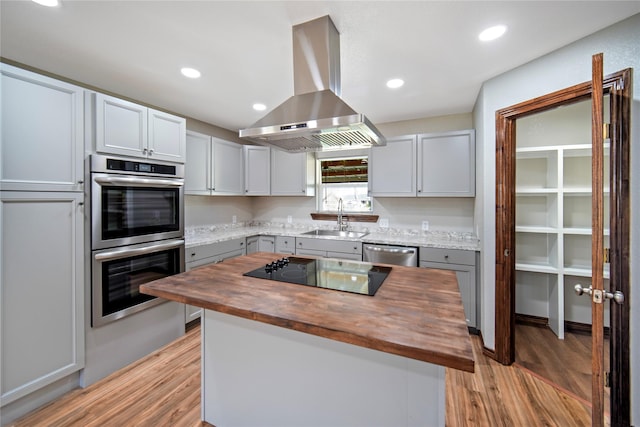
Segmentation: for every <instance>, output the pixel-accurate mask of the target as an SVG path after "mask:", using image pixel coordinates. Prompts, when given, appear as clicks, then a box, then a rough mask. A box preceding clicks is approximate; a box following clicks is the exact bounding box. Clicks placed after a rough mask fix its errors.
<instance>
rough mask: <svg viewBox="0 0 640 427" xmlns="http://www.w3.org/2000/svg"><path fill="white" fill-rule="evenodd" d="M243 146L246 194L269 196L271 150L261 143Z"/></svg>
mask: <svg viewBox="0 0 640 427" xmlns="http://www.w3.org/2000/svg"><path fill="white" fill-rule="evenodd" d="M243 148H244V185H245V188H244V193H245V195H247V196H268V195H269V194H271V161H270V158H271V154H270V152H271V150H270V149H269V147H263V146H261V145H245V146H244V147H243Z"/></svg>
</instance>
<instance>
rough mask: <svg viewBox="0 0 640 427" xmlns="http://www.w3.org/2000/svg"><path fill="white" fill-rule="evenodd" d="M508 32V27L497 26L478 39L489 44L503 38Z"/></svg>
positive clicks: (484, 32)
mask: <svg viewBox="0 0 640 427" xmlns="http://www.w3.org/2000/svg"><path fill="white" fill-rule="evenodd" d="M506 32H507V26H506V25H496V26H493V27H489V28H487V29H486V30H484V31H483V32H481V33H480V35H478V38H479V39H480V40H481V41H483V42H488V41H491V40H495V39H497V38H499V37H502V36H503V35H504V33H506Z"/></svg>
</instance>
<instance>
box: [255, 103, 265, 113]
mask: <svg viewBox="0 0 640 427" xmlns="http://www.w3.org/2000/svg"><path fill="white" fill-rule="evenodd" d="M253 109H254V110H256V111H264V110H266V109H267V106H266V105H264V104H253Z"/></svg>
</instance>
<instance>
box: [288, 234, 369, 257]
mask: <svg viewBox="0 0 640 427" xmlns="http://www.w3.org/2000/svg"><path fill="white" fill-rule="evenodd" d="M296 248H297V249H315V250H319V251H331V252H343V253H349V254H362V242H355V241H348V240H328V239H310V238H306V237H296Z"/></svg>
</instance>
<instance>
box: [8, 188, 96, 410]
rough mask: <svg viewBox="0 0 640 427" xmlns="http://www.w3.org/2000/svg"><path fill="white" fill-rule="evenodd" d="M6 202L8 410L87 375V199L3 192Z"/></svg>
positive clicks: (70, 194)
mask: <svg viewBox="0 0 640 427" xmlns="http://www.w3.org/2000/svg"><path fill="white" fill-rule="evenodd" d="M0 197H1V210H0V218H1V224H0V231H1V234H2V252H1V254H2V260H1V262H2V264H1V265H2V282H1V284H0V293H1V295H2V298H1V300H0V306H1V307H0V309H1V311H2V323H1V328H0V347H1V348H2V370H1V372H0V376H1V377H2V396H1V398H0V402H1V406H2V407H5V408H6V405H8V404H10V403H12V402H15V401H16V400H18V399H20V398H21V397H24V396H27V395H28V394H30V393H33V392H35V391H37V390H39V389H42V388H43V387H45V386H47V385H50V384H52V383H54V382H56V381H58V380H61V379H63V378H65V377H67V376H69V375H71V374H73V373H75V372H76V371H79V370H80V369H82V368H83V367H84V357H85V345H84V325H85V323H84V212H83V211H84V207H83V199H84V195H83V193H81V192H76V193H74V192H12V191H9V192H4V191H3V192H0ZM3 411H4V409H3Z"/></svg>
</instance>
